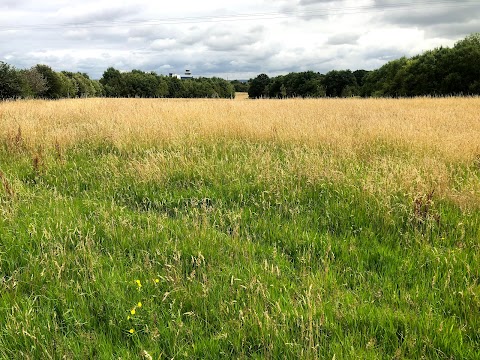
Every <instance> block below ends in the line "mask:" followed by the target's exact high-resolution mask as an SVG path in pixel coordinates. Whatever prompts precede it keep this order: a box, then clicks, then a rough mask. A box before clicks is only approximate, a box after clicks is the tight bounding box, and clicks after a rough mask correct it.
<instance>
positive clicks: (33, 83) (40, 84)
mask: <svg viewBox="0 0 480 360" xmlns="http://www.w3.org/2000/svg"><path fill="white" fill-rule="evenodd" d="M19 75H20V78H21V84H22V96H23V97H25V98H37V97H40V96H41V95H42V94H43V93H44V92H45V91H47V88H48V84H47V80H46V79H45V78H44V77H43V75H42V74H41V73H40V72H39V71H38V70H37V69H36V68H35V67H32V68H30V69H27V70H20V73H19Z"/></svg>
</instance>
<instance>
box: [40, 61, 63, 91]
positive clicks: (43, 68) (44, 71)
mask: <svg viewBox="0 0 480 360" xmlns="http://www.w3.org/2000/svg"><path fill="white" fill-rule="evenodd" d="M35 69H36V71H38V72H39V73H40V74H41V75H42V76H43V78H44V79H45V80H46V81H47V86H46V90H45V91H44V92H42V93H41V94H39V95H40V96H41V97H45V98H48V99H60V98H61V97H62V96H63V95H64V93H63V91H64V88H65V86H64V84H63V83H62V77H60V75H59V74H58V73H56V72H55V71H53V70H52V68H51V67H49V66H47V65H36V66H35Z"/></svg>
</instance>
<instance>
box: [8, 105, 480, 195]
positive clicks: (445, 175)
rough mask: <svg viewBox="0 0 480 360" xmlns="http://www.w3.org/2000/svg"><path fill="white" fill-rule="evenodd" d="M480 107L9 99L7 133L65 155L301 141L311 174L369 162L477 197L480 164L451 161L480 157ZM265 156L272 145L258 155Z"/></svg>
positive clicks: (419, 184) (365, 181)
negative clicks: (106, 146)
mask: <svg viewBox="0 0 480 360" xmlns="http://www.w3.org/2000/svg"><path fill="white" fill-rule="evenodd" d="M479 109H480V98H442V99H435V98H418V99H399V100H397V99H368V100H365V99H325V100H315V99H311V100H301V99H291V100H255V101H254V100H247V99H243V100H240V101H238V100H237V101H232V100H204V99H202V100H184V99H161V100H159V99H84V100H83V99H82V100H61V101H19V102H4V103H0V140H1V141H2V142H3V143H4V144H7V147H8V146H10V147H12V148H15V147H18V146H21V147H24V148H26V149H31V151H32V153H35V152H38V149H39V148H41V149H49V148H51V149H55V152H56V153H57V154H60V155H59V156H61V153H62V151H64V149H66V148H68V147H70V146H73V145H75V144H79V143H83V142H85V141H88V142H92V141H93V142H95V141H108V142H110V143H113V144H114V145H115V146H118V147H120V148H125V147H131V146H135V147H149V146H157V145H161V144H162V143H165V142H170V143H177V142H180V143H183V142H185V141H187V142H188V143H190V144H195V143H197V142H198V141H207V142H214V141H217V140H228V141H229V140H238V141H250V142H265V141H266V142H269V143H275V144H293V148H292V150H291V151H290V153H289V156H290V158H289V160H290V162H289V163H290V165H291V167H292V169H293V170H294V171H296V172H297V173H298V174H301V175H302V176H306V177H309V178H311V179H312V181H314V180H315V179H316V178H319V177H330V178H332V179H334V180H337V181H338V180H342V179H345V178H347V179H348V178H352V177H358V173H359V172H362V173H363V175H362V176H361V178H362V180H361V182H362V186H363V187H364V189H365V191H369V192H373V193H375V192H379V191H380V192H382V193H385V192H388V193H389V192H392V191H394V190H395V189H401V190H403V191H407V192H409V193H412V194H414V193H416V192H419V193H426V192H428V191H430V190H431V189H436V191H437V192H436V194H443V195H447V194H448V196H449V197H450V198H452V199H455V201H457V202H459V203H461V204H472V203H473V204H475V203H478V200H479V190H480V185H479V184H478V178H477V177H476V176H475V173H472V174H470V175H468V174H467V175H465V177H464V178H462V179H458V177H459V175H458V171H452V169H451V165H452V164H456V165H462V166H465V167H466V168H467V169H473V170H471V171H475V166H473V167H472V166H471V165H472V164H477V167H478V166H480V165H478V164H479V163H480V162H479V159H480V120H479V119H480V116H479V112H478V110H479ZM320 148H321V149H322V151H319V149H320ZM326 153H329V154H330V155H329V156H327V155H326ZM32 156H34V155H32ZM266 159H268V151H265V152H263V155H262V154H259V155H258V156H257V159H256V160H252V161H253V162H254V163H256V164H258V163H262V162H265V161H266ZM157 160H158V159H157ZM157 160H156V161H157ZM359 164H361V167H362V169H359ZM139 166H140V165H139V164H135V171H139V174H141V173H142V172H141V171H140V170H141V169H139ZM152 168H155V167H152V166H151V164H148V163H147V164H144V169H145V173H148V174H149V175H148V176H155V174H154V173H155V172H154V171H153V170H152ZM152 173H153V175H152Z"/></svg>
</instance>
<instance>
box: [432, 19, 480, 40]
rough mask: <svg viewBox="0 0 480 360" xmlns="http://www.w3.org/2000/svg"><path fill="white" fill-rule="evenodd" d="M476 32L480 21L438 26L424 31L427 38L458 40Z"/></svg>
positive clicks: (479, 29)
mask: <svg viewBox="0 0 480 360" xmlns="http://www.w3.org/2000/svg"><path fill="white" fill-rule="evenodd" d="M478 31H480V19H476V20H473V21H469V22H467V23H461V24H453V25H452V24H440V25H438V26H434V27H431V28H428V29H427V30H426V35H427V36H428V37H442V38H449V39H458V38H463V37H465V36H466V35H469V34H472V33H475V32H478Z"/></svg>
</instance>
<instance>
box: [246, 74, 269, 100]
mask: <svg viewBox="0 0 480 360" xmlns="http://www.w3.org/2000/svg"><path fill="white" fill-rule="evenodd" d="M269 84H270V78H269V77H268V75H267V74H260V75H258V76H257V77H256V78H255V79H253V80H250V87H249V89H248V97H249V98H252V99H258V98H261V97H264V96H268V85H269Z"/></svg>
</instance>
